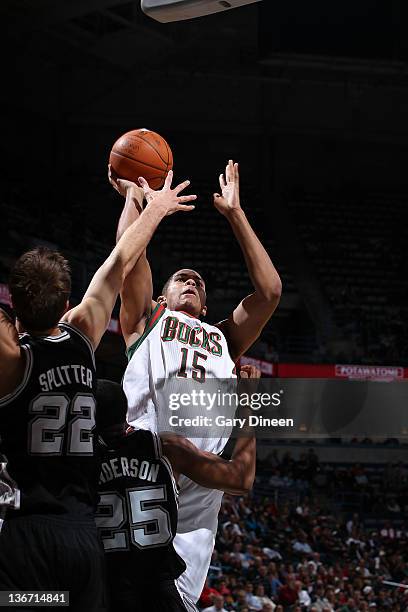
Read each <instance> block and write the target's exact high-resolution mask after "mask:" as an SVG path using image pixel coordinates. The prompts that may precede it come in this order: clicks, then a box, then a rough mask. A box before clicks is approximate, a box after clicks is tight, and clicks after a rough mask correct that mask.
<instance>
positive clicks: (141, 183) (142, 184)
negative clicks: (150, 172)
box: [137, 176, 150, 189]
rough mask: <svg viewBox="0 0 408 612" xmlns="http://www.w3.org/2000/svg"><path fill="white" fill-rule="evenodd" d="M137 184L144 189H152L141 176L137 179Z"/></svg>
mask: <svg viewBox="0 0 408 612" xmlns="http://www.w3.org/2000/svg"><path fill="white" fill-rule="evenodd" d="M137 182H138V183H139V185H140V186H141V187H142V188H143V189H150V187H149V183H148V182H147V181H146V179H145V178H143V176H139V178H138V179H137Z"/></svg>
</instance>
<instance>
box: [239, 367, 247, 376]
mask: <svg viewBox="0 0 408 612" xmlns="http://www.w3.org/2000/svg"><path fill="white" fill-rule="evenodd" d="M239 376H240V378H249V376H248V372H246V371H245V370H244V369H243V368H241V369H240V371H239Z"/></svg>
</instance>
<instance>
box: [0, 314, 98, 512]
mask: <svg viewBox="0 0 408 612" xmlns="http://www.w3.org/2000/svg"><path fill="white" fill-rule="evenodd" d="M59 327H60V331H61V334H60V335H58V336H48V337H39V336H31V335H29V334H23V335H22V336H20V345H21V351H22V352H23V353H24V354H25V360H26V366H25V372H24V377H23V380H22V381H21V383H20V385H19V386H18V387H17V388H16V389H15V391H14V392H13V393H11V394H10V395H7V396H6V397H3V398H2V399H0V436H1V451H2V452H3V453H4V454H5V455H6V457H7V459H8V465H7V470H8V473H9V475H10V477H11V478H12V479H13V481H15V482H16V483H17V486H18V488H19V490H20V507H19V508H18V509H11V510H9V511H8V514H7V517H13V516H17V515H27V514H61V515H64V518H69V517H70V515H72V516H73V517H78V516H79V515H80V516H85V515H86V516H91V515H92V512H93V511H94V509H95V506H96V500H97V484H98V476H99V465H100V464H99V461H98V460H97V458H96V456H95V453H94V434H95V431H94V430H95V387H96V373H95V362H94V353H93V348H92V346H91V343H90V342H89V340H88V339H87V338H86V337H85V336H84V335H83V334H82V333H81V332H80V331H79V330H77V329H74V328H73V327H72V326H70V325H68V324H66V323H61V324H60V325H59Z"/></svg>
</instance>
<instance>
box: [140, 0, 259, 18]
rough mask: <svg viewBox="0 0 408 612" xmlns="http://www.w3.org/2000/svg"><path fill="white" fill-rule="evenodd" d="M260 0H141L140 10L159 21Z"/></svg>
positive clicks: (216, 10) (215, 10)
mask: <svg viewBox="0 0 408 612" xmlns="http://www.w3.org/2000/svg"><path fill="white" fill-rule="evenodd" d="M260 1H261V0H142V10H143V11H144V12H145V13H146V15H149V17H152V18H153V19H156V21H161V23H169V22H170V21H183V20H185V19H194V17H203V16H204V15H212V14H213V13H220V12H222V11H227V10H229V9H234V8H238V7H240V6H245V5H246V4H254V3H255V2H260Z"/></svg>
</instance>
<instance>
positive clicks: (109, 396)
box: [96, 378, 127, 431]
mask: <svg viewBox="0 0 408 612" xmlns="http://www.w3.org/2000/svg"><path fill="white" fill-rule="evenodd" d="M126 413H127V399H126V395H125V392H124V391H123V389H122V387H121V385H119V384H118V383H116V382H113V381H112V380H105V379H104V378H100V379H99V380H98V381H97V387H96V424H97V426H98V428H99V429H100V430H101V431H103V430H104V429H106V428H107V427H111V426H112V425H121V424H122V423H125V422H126Z"/></svg>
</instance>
